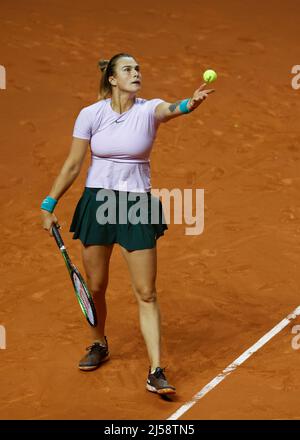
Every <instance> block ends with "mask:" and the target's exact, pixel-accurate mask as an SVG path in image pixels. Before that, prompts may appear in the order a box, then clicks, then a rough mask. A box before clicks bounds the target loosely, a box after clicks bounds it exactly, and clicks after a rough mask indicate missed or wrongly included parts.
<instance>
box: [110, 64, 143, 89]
mask: <svg viewBox="0 0 300 440" xmlns="http://www.w3.org/2000/svg"><path fill="white" fill-rule="evenodd" d="M109 79H110V82H111V84H112V85H113V86H117V87H118V88H119V89H120V90H122V91H124V92H133V93H134V92H138V91H139V90H140V89H141V84H142V74H141V72H140V66H139V65H138V64H137V62H136V61H135V59H134V58H129V57H123V58H120V59H119V60H118V61H117V64H116V72H115V74H114V76H110V78H109Z"/></svg>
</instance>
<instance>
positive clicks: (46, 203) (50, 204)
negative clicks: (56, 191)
mask: <svg viewBox="0 0 300 440" xmlns="http://www.w3.org/2000/svg"><path fill="white" fill-rule="evenodd" d="M56 204H57V200H55V199H53V198H52V197H50V196H47V197H46V198H45V199H44V200H43V201H42V204H41V209H44V210H45V211H49V212H53V211H54V208H55V206H56Z"/></svg>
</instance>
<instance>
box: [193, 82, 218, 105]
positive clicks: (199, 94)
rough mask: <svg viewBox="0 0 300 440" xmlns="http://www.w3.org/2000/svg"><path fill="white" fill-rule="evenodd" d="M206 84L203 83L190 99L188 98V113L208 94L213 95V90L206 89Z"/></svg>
mask: <svg viewBox="0 0 300 440" xmlns="http://www.w3.org/2000/svg"><path fill="white" fill-rule="evenodd" d="M206 86H207V83H203V84H202V85H201V86H200V87H199V89H197V90H195V92H194V94H193V96H192V98H190V100H189V102H188V105H187V106H188V109H189V110H190V111H192V110H195V108H197V107H198V106H199V105H200V104H201V103H202V102H203V101H204V100H205V99H206V98H207V97H208V95H209V94H210V93H213V92H214V91H215V90H214V89H206V90H205V87H206Z"/></svg>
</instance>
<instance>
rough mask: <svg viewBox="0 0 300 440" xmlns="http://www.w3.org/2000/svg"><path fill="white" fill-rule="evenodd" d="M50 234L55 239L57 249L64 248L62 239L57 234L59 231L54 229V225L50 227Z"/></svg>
mask: <svg viewBox="0 0 300 440" xmlns="http://www.w3.org/2000/svg"><path fill="white" fill-rule="evenodd" d="M52 234H53V237H54V238H55V241H56V243H57V246H58V247H59V248H61V247H62V246H64V242H63V239H62V238H61V235H60V233H59V230H58V229H57V227H56V225H55V224H53V225H52Z"/></svg>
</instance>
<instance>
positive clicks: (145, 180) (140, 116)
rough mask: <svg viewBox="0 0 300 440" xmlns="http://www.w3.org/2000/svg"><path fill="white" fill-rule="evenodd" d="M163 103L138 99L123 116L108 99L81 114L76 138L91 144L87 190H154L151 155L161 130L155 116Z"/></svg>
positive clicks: (83, 110) (76, 125)
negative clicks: (157, 134)
mask: <svg viewBox="0 0 300 440" xmlns="http://www.w3.org/2000/svg"><path fill="white" fill-rule="evenodd" d="M161 102H164V101H163V100H162V99H150V100H146V99H143V98H136V99H135V103H134V104H133V106H132V107H131V108H130V109H129V110H128V111H127V112H124V113H122V114H120V113H117V112H115V111H114V110H113V109H112V107H111V98H108V99H104V100H101V101H98V102H96V103H95V104H92V105H89V106H88V107H84V108H83V109H82V110H81V111H80V113H79V115H78V117H77V119H76V122H75V126H74V131H73V136H74V137H76V138H80V139H89V140H90V148H91V165H90V167H89V170H88V175H87V179H86V187H90V188H106V189H115V190H119V191H134V192H149V191H150V190H151V176H150V153H151V150H152V145H153V142H154V139H155V136H156V132H157V129H158V127H159V121H158V120H157V119H156V117H155V114H154V112H155V108H156V106H157V105H158V104H160V103H161Z"/></svg>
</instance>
